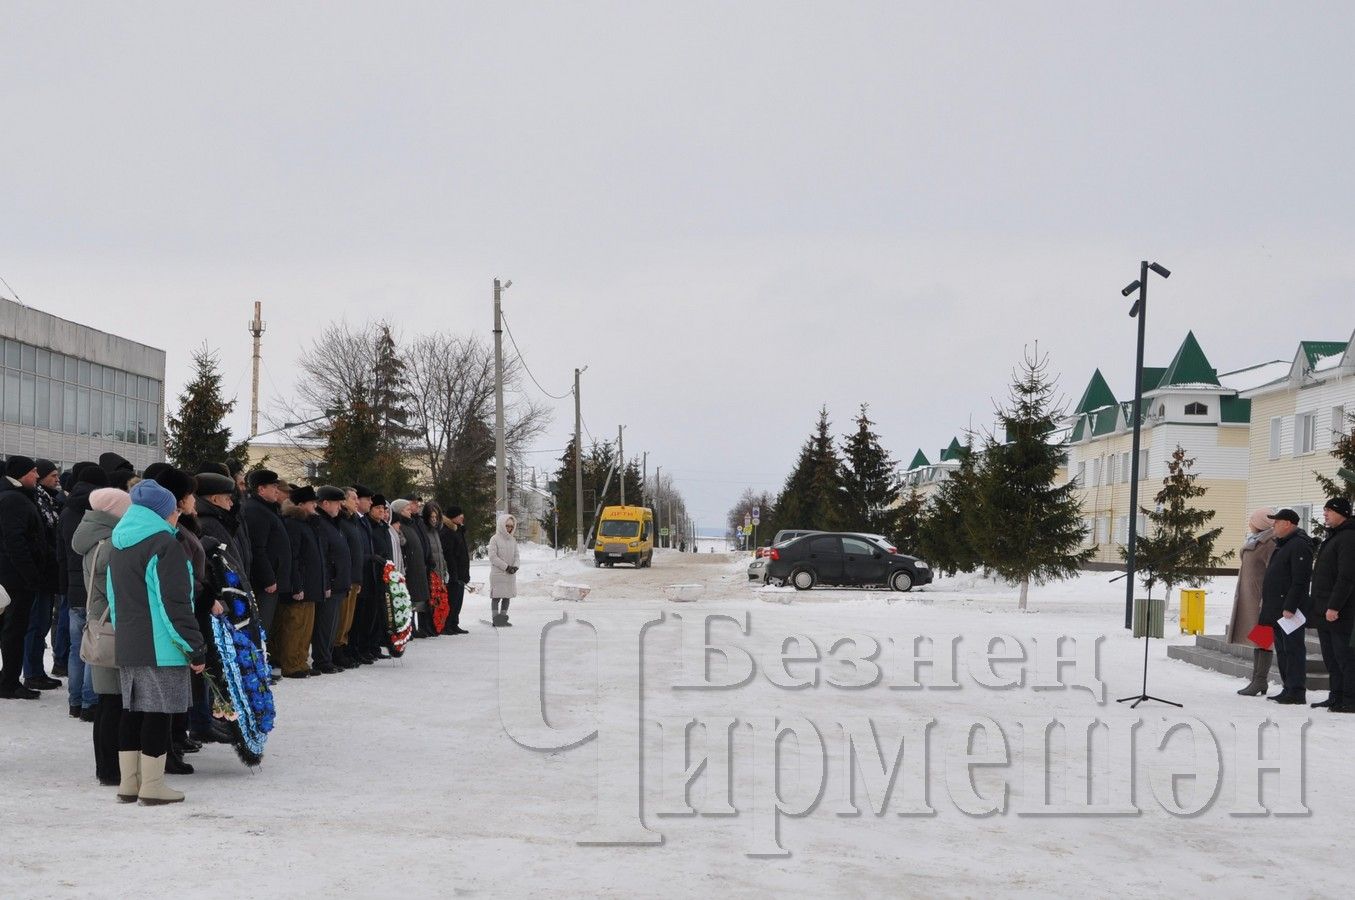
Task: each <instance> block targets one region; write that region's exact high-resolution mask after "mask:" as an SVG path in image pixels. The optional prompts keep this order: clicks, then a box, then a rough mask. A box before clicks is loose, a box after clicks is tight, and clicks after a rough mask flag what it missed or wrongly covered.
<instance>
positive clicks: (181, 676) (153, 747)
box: [108, 481, 206, 806]
mask: <svg viewBox="0 0 1355 900" xmlns="http://www.w3.org/2000/svg"><path fill="white" fill-rule="evenodd" d="M131 498H132V505H131V506H130V507H129V508H128V510H127V512H126V513H124V514H123V517H122V519H121V520H120V521H119V522H118V524H117V527H116V528H114V529H113V538H112V543H113V554H112V557H111V558H110V560H109V563H108V608H109V612H110V618H111V620H112V622H113V627H114V639H115V640H114V646H115V648H116V654H117V663H118V675H119V677H120V679H121V681H122V707H123V714H122V721H121V725H120V729H119V735H118V769H119V771H120V774H121V782H120V783H119V785H118V800H120V801H121V802H123V803H131V802H132V801H133V800H138V799H139V800H140V801H141V805H142V806H157V805H160V804H164V803H179V802H180V801H182V800H183V797H184V795H183V794H182V793H180V792H179V791H173V790H170V789H169V788H168V787H166V786H165V757H166V755H167V754H168V753H169V745H170V724H171V720H172V718H173V716H174V714H175V713H180V712H183V711H184V710H186V709H188V707H189V706H191V705H192V703H193V689H192V686H191V684H190V682H189V677H188V670H189V669H190V668H191V669H192V670H193V671H194V672H201V671H202V670H203V667H204V666H203V663H204V660H205V659H206V648H205V646H204V644H203V639H202V633H201V632H200V631H199V630H198V623H197V621H196V620H195V619H194V617H193V572H192V566H191V564H190V563H189V561H188V557H187V556H186V555H185V554H184V551H183V548H182V547H181V546H180V545H179V542H178V541H177V540H176V539H175V537H174V528H175V525H176V524H177V522H178V518H179V512H178V507H177V505H176V504H175V502H174V495H173V494H171V493H170V492H169V491H167V490H166V489H165V488H163V487H161V486H160V485H158V484H156V483H155V482H154V481H142V482H139V483H138V484H137V485H136V487H134V488H132V490H131Z"/></svg>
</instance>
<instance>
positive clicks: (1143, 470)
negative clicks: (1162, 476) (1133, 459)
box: [1139, 450, 1148, 481]
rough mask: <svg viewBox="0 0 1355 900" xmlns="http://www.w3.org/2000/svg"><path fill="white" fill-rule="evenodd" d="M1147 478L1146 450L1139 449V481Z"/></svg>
mask: <svg viewBox="0 0 1355 900" xmlns="http://www.w3.org/2000/svg"><path fill="white" fill-rule="evenodd" d="M1147 480H1148V451H1147V450H1140V451H1139V481H1147Z"/></svg>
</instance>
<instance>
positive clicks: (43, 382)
mask: <svg viewBox="0 0 1355 900" xmlns="http://www.w3.org/2000/svg"><path fill="white" fill-rule="evenodd" d="M33 415H34V424H36V425H37V427H39V428H50V427H52V380H51V379H50V378H44V377H43V376H41V375H39V376H38V398H37V403H36V404H35V408H34V410H33Z"/></svg>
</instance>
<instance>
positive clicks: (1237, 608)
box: [1228, 508, 1275, 697]
mask: <svg viewBox="0 0 1355 900" xmlns="http://www.w3.org/2000/svg"><path fill="white" fill-rule="evenodd" d="M1274 511H1275V510H1273V509H1269V508H1265V509H1258V510H1256V511H1255V512H1253V513H1252V514H1251V518H1250V519H1248V520H1247V529H1248V531H1249V532H1250V533H1249V534H1248V535H1247V540H1246V542H1245V543H1243V545H1242V552H1241V554H1240V555H1239V556H1238V565H1237V593H1236V594H1234V595H1233V616H1232V618H1231V619H1229V621H1228V643H1230V644H1242V643H1246V641H1247V635H1248V634H1250V633H1251V630H1252V629H1253V628H1255V627H1256V622H1257V619H1258V618H1260V615H1261V581H1262V579H1264V578H1265V575H1266V566H1267V565H1268V564H1269V563H1270V554H1272V553H1274V552H1275V532H1274V530H1273V528H1272V525H1273V523H1272V522H1271V520H1270V519H1269V518H1268V516H1269V515H1270V514H1271V513H1273V512H1274ZM1274 658H1275V654H1274V653H1272V652H1271V651H1269V650H1262V649H1261V648H1260V647H1256V648H1255V649H1253V650H1252V675H1251V681H1250V682H1248V683H1247V686H1246V687H1244V688H1243V689H1242V690H1240V691H1238V693H1239V694H1241V695H1242V696H1244V697H1255V696H1257V695H1263V694H1265V692H1266V688H1267V685H1268V684H1269V683H1270V664H1271V661H1272V660H1273V659H1274Z"/></svg>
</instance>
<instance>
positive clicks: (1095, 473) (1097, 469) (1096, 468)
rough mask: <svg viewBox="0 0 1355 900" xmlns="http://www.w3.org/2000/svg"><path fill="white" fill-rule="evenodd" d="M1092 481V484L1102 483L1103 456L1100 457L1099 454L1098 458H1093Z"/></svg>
mask: <svg viewBox="0 0 1355 900" xmlns="http://www.w3.org/2000/svg"><path fill="white" fill-rule="evenodd" d="M1091 483H1092V485H1099V484H1100V483H1101V457H1099V456H1098V457H1096V459H1094V460H1092V481H1091Z"/></svg>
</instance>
